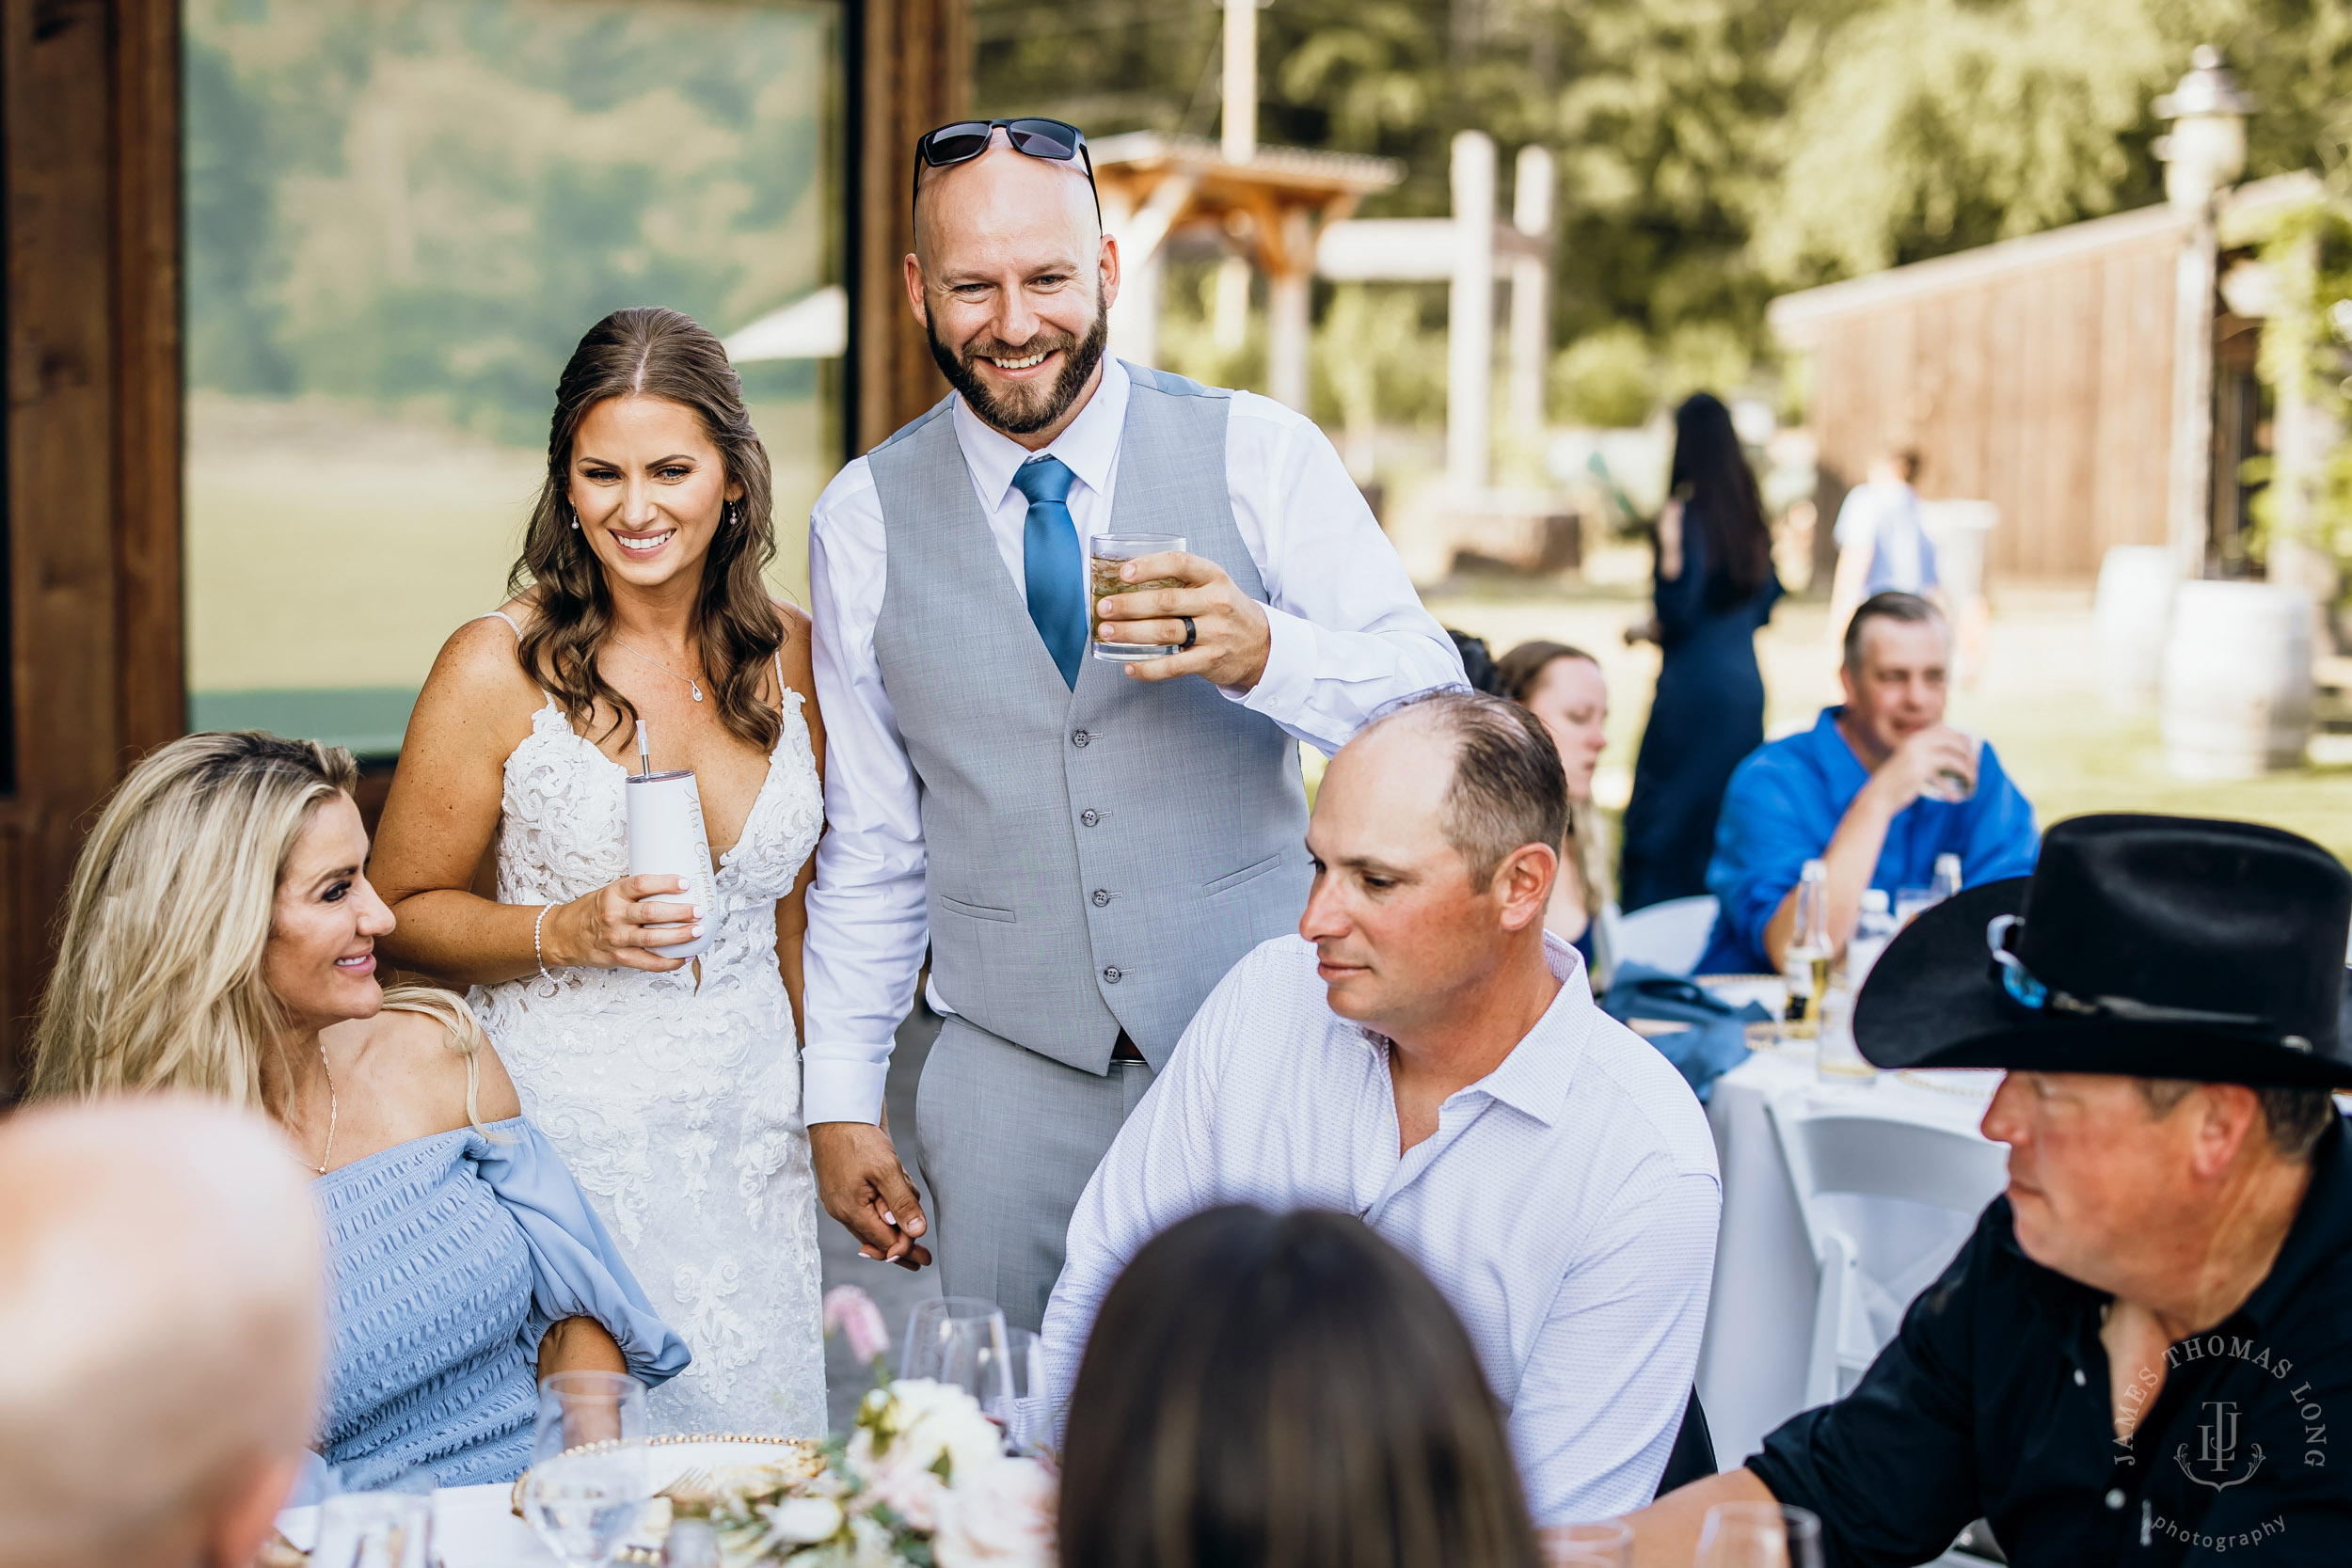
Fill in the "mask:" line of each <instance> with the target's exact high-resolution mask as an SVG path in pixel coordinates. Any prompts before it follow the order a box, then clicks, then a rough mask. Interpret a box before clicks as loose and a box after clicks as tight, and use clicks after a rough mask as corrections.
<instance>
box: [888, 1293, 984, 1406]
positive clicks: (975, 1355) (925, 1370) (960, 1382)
mask: <svg viewBox="0 0 2352 1568" xmlns="http://www.w3.org/2000/svg"><path fill="white" fill-rule="evenodd" d="M898 1375H899V1376H901V1377H910V1378H916V1377H924V1378H930V1380H931V1381H932V1382H934V1383H945V1384H949V1385H951V1386H955V1387H958V1388H961V1389H962V1390H963V1391H964V1392H965V1393H967V1394H970V1395H971V1396H972V1397H973V1398H974V1399H976V1400H977V1401H978V1402H979V1404H980V1408H981V1409H982V1410H983V1411H986V1412H988V1413H990V1414H992V1415H993V1414H995V1413H996V1412H998V1411H1000V1410H1001V1409H1003V1408H1004V1407H1006V1406H1007V1405H1009V1403H1010V1402H1011V1400H1012V1343H1011V1340H1010V1338H1009V1336H1008V1335H1007V1334H1006V1332H1005V1315H1004V1313H1003V1312H1001V1311H999V1310H997V1307H996V1304H995V1303H994V1302H993V1301H983V1300H981V1299H980V1298H979V1297H977V1296H941V1297H940V1298H938V1299H937V1300H935V1301H925V1302H917V1303H916V1304H915V1307H914V1311H913V1312H911V1313H909V1314H908V1315H907V1346H906V1353H905V1355H904V1357H903V1358H902V1359H901V1360H900V1362H899V1371H898Z"/></svg>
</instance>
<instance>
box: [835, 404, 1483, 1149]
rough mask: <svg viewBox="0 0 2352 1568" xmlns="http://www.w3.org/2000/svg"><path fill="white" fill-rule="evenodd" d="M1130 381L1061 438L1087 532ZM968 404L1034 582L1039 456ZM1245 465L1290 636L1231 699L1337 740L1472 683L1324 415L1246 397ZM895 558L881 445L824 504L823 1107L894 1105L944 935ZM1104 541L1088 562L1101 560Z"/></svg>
mask: <svg viewBox="0 0 2352 1568" xmlns="http://www.w3.org/2000/svg"><path fill="white" fill-rule="evenodd" d="M1128 387H1129V380H1128V375H1127V371H1126V367H1124V366H1123V365H1121V364H1120V362H1119V361H1118V360H1116V359H1105V360H1104V365H1103V379H1102V382H1101V384H1100V385H1099V386H1097V388H1095V392H1094V396H1093V397H1092V398H1091V399H1089V401H1088V403H1087V404H1086V406H1085V407H1084V408H1082V409H1080V410H1079V412H1078V416H1077V418H1075V419H1074V420H1071V421H1070V426H1069V428H1068V429H1066V430H1064V431H1063V432H1062V433H1061V434H1060V435H1059V436H1057V437H1055V439H1054V441H1053V442H1052V444H1051V445H1049V446H1047V447H1046V448H1045V449H1044V451H1045V453H1047V454H1050V455H1052V456H1054V457H1057V458H1059V459H1060V460H1061V461H1062V462H1063V463H1065V464H1067V465H1068V466H1069V467H1070V470H1071V472H1072V473H1073V474H1074V475H1076V483H1073V485H1072V486H1071V489H1070V497H1069V506H1070V515H1071V518H1072V520H1073V522H1074V523H1075V524H1076V525H1077V531H1078V536H1079V538H1080V539H1081V540H1082V541H1083V540H1085V539H1088V538H1090V537H1091V536H1092V535H1094V534H1096V533H1099V532H1106V531H1109V529H1110V526H1111V521H1112V515H1111V499H1112V493H1113V489H1114V487H1115V485H1116V483H1117V482H1118V474H1119V443H1120V432H1121V431H1122V430H1123V429H1124V428H1125V426H1126V422H1127V397H1128ZM952 418H953V419H954V420H955V433H956V440H957V443H958V444H959V445H960V446H961V448H962V449H963V460H964V466H965V467H966V468H967V469H968V470H969V471H970V473H971V475H972V487H973V490H974V492H975V493H976V494H977V497H978V499H979V503H980V514H981V515H982V516H984V517H985V518H987V519H988V526H989V531H990V532H991V533H993V535H994V536H995V540H996V549H997V553H998V554H999V555H1001V556H1002V557H1003V558H1004V562H1005V570H1006V571H1007V572H1008V573H1009V574H1010V575H1011V577H1012V581H1013V586H1014V588H1015V589H1017V590H1019V591H1020V592H1021V593H1022V594H1024V595H1026V593H1027V588H1026V584H1025V578H1024V574H1023V563H1022V557H1023V549H1024V543H1023V541H1024V537H1025V526H1026V521H1027V517H1028V499H1027V498H1026V497H1025V496H1023V495H1022V494H1021V492H1020V491H1018V490H1016V489H1014V488H1013V483H1012V479H1013V471H1014V470H1015V469H1016V468H1018V467H1020V466H1021V465H1022V464H1023V463H1025V462H1026V461H1027V460H1028V459H1029V458H1030V457H1031V456H1033V455H1035V454H1033V453H1031V452H1030V451H1028V450H1027V449H1025V448H1024V447H1023V446H1022V445H1021V444H1020V443H1019V442H1017V441H1014V440H1013V439H1012V438H1011V437H1009V436H1005V435H1003V434H1002V433H1000V432H998V431H996V430H993V429H991V428H990V427H989V426H987V425H985V424H983V423H981V422H980V420H979V419H978V418H977V416H976V415H974V414H973V413H972V411H971V410H970V409H969V408H967V407H966V406H965V405H964V403H963V400H962V399H961V398H957V399H956V400H955V404H954V413H953V415H952ZM1225 477H1226V491H1227V494H1228V495H1230V496H1231V497H1232V506H1233V521H1234V523H1235V524H1236V525H1237V526H1238V528H1239V529H1240V531H1241V537H1242V543H1243V544H1244V545H1245V546H1248V550H1249V556H1250V559H1251V560H1252V561H1253V562H1256V563H1257V568H1258V575H1259V576H1260V578H1263V581H1264V585H1265V592H1266V597H1267V600H1268V603H1267V605H1266V622H1267V625H1268V627H1269V629H1270V631H1271V634H1272V645H1271V647H1270V648H1269V649H1268V650H1267V653H1266V663H1265V673H1264V674H1263V676H1262V677H1260V679H1259V681H1258V684H1257V685H1256V686H1254V687H1252V688H1251V689H1248V691H1243V690H1240V689H1234V688H1219V689H1220V690H1222V691H1223V692H1224V694H1225V695H1226V697H1227V698H1229V699H1231V700H1232V701H1233V702H1237V703H1240V704H1241V705H1244V706H1246V707H1248V708H1250V709H1252V710H1253V711H1255V712H1259V713H1263V714H1264V715H1265V716H1266V717H1267V718H1269V719H1271V720H1273V721H1275V722H1276V723H1278V724H1279V725H1281V727H1282V728H1283V729H1284V730H1286V731H1288V732H1289V733H1290V734H1292V735H1294V736H1297V737H1298V738H1299V739H1300V740H1303V741H1306V742H1308V743H1309V744H1311V745H1313V746H1316V747H1318V748H1320V749H1321V750H1322V751H1324V752H1327V753H1328V752H1336V751H1338V750H1339V749H1340V747H1342V746H1343V745H1344V744H1346V742H1347V739H1348V737H1349V736H1352V735H1354V734H1355V733H1356V731H1357V729H1358V727H1359V726H1360V725H1361V724H1362V723H1363V721H1365V720H1366V719H1367V718H1369V717H1370V716H1371V715H1372V713H1373V712H1374V710H1375V709H1376V708H1378V707H1379V706H1380V705H1383V704H1384V703H1387V702H1389V701H1391V699H1393V698H1396V697H1402V696H1407V695H1410V694H1411V693H1413V692H1416V691H1422V690H1425V689H1428V688H1430V687H1433V686H1439V685H1444V684H1446V683H1449V682H1460V681H1461V680H1462V678H1463V676H1462V661H1461V657H1460V656H1459V655H1458V654H1456V653H1455V652H1454V643H1453V641H1452V640H1451V639H1450V638H1448V637H1447V636H1446V634H1445V630H1444V628H1443V627H1441V626H1438V623H1437V621H1436V620H1435V619H1434V618H1432V617H1431V615H1430V614H1429V612H1428V611H1427V610H1423V609H1422V606H1421V599H1420V597H1419V596H1418V595H1417V594H1415V593H1414V592H1413V584H1412V581H1411V579H1410V578H1407V577H1406V574H1405V567H1404V563H1403V562H1400V561H1399V560H1398V559H1397V555H1396V551H1395V549H1394V548H1393V547H1392V546H1391V545H1390V544H1389V542H1388V539H1387V538H1386V537H1385V536H1384V535H1383V534H1382V533H1381V532H1380V526H1379V524H1378V523H1376V522H1375V521H1374V519H1373V515H1372V512H1371V509H1370V508H1369V507H1367V506H1366V505H1365V504H1364V499H1363V496H1362V494H1361V492H1359V490H1358V489H1357V488H1356V484H1355V482H1354V481H1352V480H1350V479H1349V478H1348V476H1347V470H1346V469H1345V468H1344V467H1342V466H1341V463H1340V459H1339V453H1338V452H1336V451H1333V450H1332V447H1331V443H1330V442H1329V440H1327V438H1326V437H1325V436H1324V435H1323V432H1322V431H1321V430H1319V429H1317V428H1316V426H1315V425H1314V424H1313V422H1312V421H1311V420H1308V419H1307V418H1306V417H1305V416H1304V415H1301V414H1298V413H1295V412H1294V411H1293V410H1291V409H1289V408H1287V407H1284V406H1283V405H1282V404H1279V403H1276V402H1274V401H1273V400H1272V399H1270V398H1263V397H1259V396H1257V395H1256V394H1255V393H1251V392H1236V393H1234V394H1233V399H1232V410H1231V413H1230V415H1229V417H1228V420H1227V425H1226V436H1225ZM884 554H885V551H884V536H883V532H882V503H881V501H880V499H878V498H877V496H876V494H875V491H874V479H873V474H872V472H871V470H870V469H869V468H868V467H867V466H866V459H864V458H863V457H861V458H859V459H857V460H856V461H855V462H853V463H851V464H850V466H849V467H846V468H844V469H842V470H841V472H840V473H839V474H837V475H836V476H834V482H833V483H831V484H829V485H827V486H826V487H825V493H824V494H823V495H822V496H820V497H818V501H817V507H816V510H815V512H814V513H813V514H812V515H810V518H809V537H808V562H809V598H810V608H811V611H812V615H813V618H814V620H815V621H816V624H817V636H816V665H817V701H818V707H819V708H820V709H821V711H822V712H823V714H824V716H825V830H826V831H825V837H824V840H823V842H822V843H820V844H819V845H818V849H817V881H816V885H815V886H814V887H812V888H811V889H810V890H809V895H808V935H807V939H806V946H805V949H804V952H805V958H804V962H805V965H806V970H805V973H806V976H807V980H806V984H807V992H806V996H805V1008H806V1017H807V1038H806V1041H805V1045H804V1048H803V1051H802V1053H801V1054H802V1076H803V1090H802V1098H803V1110H804V1113H805V1115H806V1117H807V1119H808V1120H809V1121H810V1122H812V1123H814V1122H820V1121H864V1122H873V1121H876V1120H879V1119H880V1117H881V1114H882V1085H883V1082H884V1080H885V1079H886V1078H887V1076H888V1074H889V1069H890V1047H891V1037H892V1035H893V1033H894V1032H895V1031H896V1030H897V1029H898V1023H899V1022H900V1021H901V1020H902V1019H904V1018H905V1017H906V1015H907V1009H908V1008H909V1007H910V1006H912V1005H913V1003H914V980H915V976H916V974H918V973H919V972H920V970H921V968H922V962H923V948H924V943H925V942H926V941H927V939H928V937H929V922H928V915H927V913H926V911H925V905H924V883H923V872H924V853H923V821H922V814H921V810H920V806H919V803H918V798H917V796H916V792H915V780H914V766H913V764H912V763H910V762H909V761H908V759H907V751H906V743H905V741H904V740H903V739H901V738H900V736H899V734H898V719H897V716H896V715H895V713H894V712H893V710H892V707H891V703H890V694H889V693H888V692H887V691H885V690H883V689H882V670H881V666H880V665H879V663H878V662H877V661H876V659H875V656H874V624H875V622H876V621H877V620H878V619H879V618H880V616H881V614H882V594H883V592H884V590H885V589H886V587H887V586H888V573H887V569H886V562H885V559H884ZM1085 554H1086V552H1085V550H1084V549H1083V548H1082V549H1081V550H1080V551H1079V556H1080V559H1079V561H1078V562H1077V563H1076V565H1075V567H1074V568H1073V569H1074V570H1076V571H1078V572H1080V573H1081V574H1083V573H1084V572H1085V571H1086V562H1085V560H1084V557H1085ZM1027 629H1028V628H1026V627H1024V628H1023V630H1024V631H1025V632H1026V631H1027ZM938 635H939V637H940V639H941V643H942V646H943V647H944V648H947V649H950V650H952V648H953V645H954V639H955V638H956V637H957V636H959V635H964V633H963V632H962V631H961V629H960V628H958V627H954V626H941V627H939V628H938ZM1187 678H1189V677H1187ZM1071 896H1073V898H1074V897H1076V896H1078V891H1077V890H1076V889H1074V888H1073V890H1072V892H1071ZM931 1000H932V1003H933V1005H934V1006H938V1007H940V1008H941V1010H943V1011H949V1010H952V1009H953V1006H954V999H953V998H951V997H944V996H941V995H940V994H939V993H938V990H937V988H936V987H934V988H933V989H932V996H931Z"/></svg>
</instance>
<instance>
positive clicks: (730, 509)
mask: <svg viewBox="0 0 2352 1568" xmlns="http://www.w3.org/2000/svg"><path fill="white" fill-rule="evenodd" d="M726 526H727V527H729V528H733V527H734V526H735V503H734V502H733V501H729V502H727V515H726Z"/></svg>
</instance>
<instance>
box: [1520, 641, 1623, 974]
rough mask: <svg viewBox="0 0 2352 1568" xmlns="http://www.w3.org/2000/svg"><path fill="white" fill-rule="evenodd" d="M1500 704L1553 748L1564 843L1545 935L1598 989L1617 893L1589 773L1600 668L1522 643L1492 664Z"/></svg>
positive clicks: (1601, 726)
mask: <svg viewBox="0 0 2352 1568" xmlns="http://www.w3.org/2000/svg"><path fill="white" fill-rule="evenodd" d="M1495 683H1496V687H1497V689H1499V690H1500V691H1501V692H1502V695H1503V696H1505V697H1508V698H1509V699H1511V701H1513V702H1515V703H1517V704H1518V705H1519V706H1521V707H1523V708H1525V709H1527V711H1528V712H1530V713H1532V714H1534V716H1535V717H1536V719H1537V720H1538V721H1540V722H1541V723H1542V724H1543V726H1544V728H1545V730H1546V731H1548V732H1549V734H1550V736H1551V743H1552V744H1553V745H1554V746H1556V747H1558V748H1559V749H1560V766H1561V767H1562V768H1564V769H1565V771H1566V773H1567V778H1568V842H1567V843H1566V844H1565V845H1564V846H1563V847H1562V849H1561V856H1560V864H1561V869H1562V871H1563V872H1564V873H1565V875H1563V876H1561V877H1558V878H1555V879H1553V881H1552V884H1551V903H1550V905H1549V907H1548V908H1547V909H1546V910H1545V911H1544V929H1545V930H1547V931H1549V932H1550V933H1551V934H1552V935H1554V936H1556V937H1558V938H1560V939H1561V940H1562V941H1563V942H1570V943H1572V944H1574V946H1575V948H1576V950H1577V951H1578V952H1579V953H1581V954H1582V955H1584V967H1585V969H1586V970H1587V971H1588V972H1589V973H1590V974H1591V975H1592V977H1593V988H1594V989H1595V990H1600V989H1602V988H1604V987H1606V986H1607V985H1608V983H1609V971H1610V970H1611V969H1612V968H1613V959H1614V957H1615V956H1614V955H1613V954H1612V953H1610V952H1609V951H1608V942H1607V941H1606V938H1607V934H1608V926H1609V922H1610V921H1612V920H1613V919H1614V918H1615V915H1616V899H1617V890H1616V884H1615V882H1614V880H1613V879H1612V878H1611V877H1610V875H1609V829H1608V826H1607V824H1605V823H1604V822H1602V821H1601V818H1600V808H1599V807H1598V806H1597V805H1595V804H1594V803H1593V772H1594V770H1595V769H1596V768H1597V767H1598V766H1599V765H1600V753H1601V749H1602V748H1603V747H1604V746H1606V745H1607V744H1608V743H1609V734H1608V732H1609V683H1608V681H1607V680H1606V679H1604V678H1603V677H1602V675H1601V673H1600V661H1599V660H1598V659H1596V658H1595V657H1593V656H1592V655H1590V654H1588V653H1586V652H1585V651H1584V650H1583V649H1581V648H1571V647H1569V646H1568V645H1567V644H1566V643H1565V642H1522V643H1520V644H1519V645H1518V647H1516V648H1514V649H1512V650H1511V651H1510V652H1509V653H1507V654H1504V655H1503V656H1502V658H1501V659H1500V660H1499V661H1498V662H1497V663H1496V665H1495Z"/></svg>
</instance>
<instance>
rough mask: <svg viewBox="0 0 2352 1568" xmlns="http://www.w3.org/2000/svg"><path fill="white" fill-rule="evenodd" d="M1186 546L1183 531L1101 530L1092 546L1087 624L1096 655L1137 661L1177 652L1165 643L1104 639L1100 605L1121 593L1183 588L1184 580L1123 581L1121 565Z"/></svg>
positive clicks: (1089, 552) (1088, 568) (1090, 549)
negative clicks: (1110, 531)
mask: <svg viewBox="0 0 2352 1568" xmlns="http://www.w3.org/2000/svg"><path fill="white" fill-rule="evenodd" d="M1183 548H1184V535H1182V534H1179V533H1098V534H1096V535H1095V536H1094V538H1093V540H1092V542H1091V543H1090V544H1089V546H1088V554H1089V561H1088V562H1087V583H1088V594H1087V626H1088V629H1089V630H1090V631H1092V632H1093V633H1094V657H1097V658H1107V659H1112V660H1114V661H1116V662H1118V663H1120V664H1134V663H1136V662H1138V661H1140V660H1143V659H1147V658H1162V657H1166V656H1168V655H1169V654H1172V653H1174V652H1175V651H1176V649H1175V648H1174V647H1173V646H1171V645H1169V644H1167V643H1162V642H1120V641H1104V637H1103V618H1102V616H1101V615H1100V614H1099V613H1098V612H1097V608H1098V607H1099V606H1100V605H1101V603H1102V602H1103V601H1104V599H1107V598H1111V597H1113V596H1114V595H1117V594H1140V593H1142V592H1143V591H1144V590H1145V589H1147V588H1182V587H1183V586H1184V583H1183V582H1181V581H1179V580H1178V579H1177V578H1148V579H1147V580H1145V581H1142V582H1121V581H1120V580H1119V568H1120V566H1122V565H1124V564H1126V563H1127V562H1130V561H1135V560H1137V559H1140V558H1141V557H1143V556H1147V555H1158V554H1160V553H1161V552H1162V551H1164V550H1181V549H1183Z"/></svg>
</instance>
